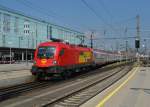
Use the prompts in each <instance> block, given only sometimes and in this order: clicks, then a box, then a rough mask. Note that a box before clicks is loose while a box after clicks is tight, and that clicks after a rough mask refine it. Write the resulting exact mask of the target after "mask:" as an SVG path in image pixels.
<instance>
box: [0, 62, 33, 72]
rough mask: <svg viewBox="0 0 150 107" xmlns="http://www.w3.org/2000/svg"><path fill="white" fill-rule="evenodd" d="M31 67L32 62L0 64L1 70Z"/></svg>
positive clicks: (27, 68)
mask: <svg viewBox="0 0 150 107" xmlns="http://www.w3.org/2000/svg"><path fill="white" fill-rule="evenodd" d="M31 67H32V63H19V64H0V72H1V71H3V72H4V71H16V70H29V69H31Z"/></svg>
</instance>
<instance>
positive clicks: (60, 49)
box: [31, 42, 94, 79]
mask: <svg viewBox="0 0 150 107" xmlns="http://www.w3.org/2000/svg"><path fill="white" fill-rule="evenodd" d="M93 63H94V60H93V52H92V49H91V48H87V47H81V46H77V45H71V44H68V43H63V42H44V43H41V44H40V45H39V46H38V48H37V49H36V51H35V57H34V65H33V66H32V69H31V72H32V74H33V75H35V76H36V77H37V78H41V79H43V78H44V79H50V78H51V77H56V76H61V77H67V76H69V75H70V74H71V73H72V72H76V71H78V70H80V69H82V68H86V67H90V66H92V65H93Z"/></svg>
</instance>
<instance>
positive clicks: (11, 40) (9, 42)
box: [0, 6, 83, 61]
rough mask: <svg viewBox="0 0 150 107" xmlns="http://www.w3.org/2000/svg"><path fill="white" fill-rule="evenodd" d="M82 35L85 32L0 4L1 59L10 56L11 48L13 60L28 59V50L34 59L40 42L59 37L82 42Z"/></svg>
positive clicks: (29, 58) (75, 42)
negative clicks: (34, 53) (36, 17)
mask: <svg viewBox="0 0 150 107" xmlns="http://www.w3.org/2000/svg"><path fill="white" fill-rule="evenodd" d="M80 35H81V36H83V33H81V32H78V31H75V30H72V29H69V28H66V27H62V26H59V25H55V24H52V23H49V22H46V21H43V20H40V19H35V18H33V17H30V16H26V15H24V14H22V13H20V12H16V11H14V10H11V9H8V8H6V7H3V6H0V60H5V59H6V58H5V56H9V54H10V48H11V51H12V54H11V55H12V59H13V60H22V61H23V60H26V52H27V53H28V54H27V56H28V60H32V59H33V52H34V49H35V48H36V46H37V45H38V44H39V43H40V42H44V41H48V40H50V39H51V38H57V39H63V40H68V41H69V42H70V43H72V44H80V42H81V41H80V39H79V36H80Z"/></svg>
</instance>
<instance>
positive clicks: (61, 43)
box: [39, 41, 91, 50]
mask: <svg viewBox="0 0 150 107" xmlns="http://www.w3.org/2000/svg"><path fill="white" fill-rule="evenodd" d="M50 45H53V46H58V45H59V46H60V45H62V46H69V47H75V48H79V49H81V50H82V49H91V48H89V47H83V46H80V45H74V44H67V43H64V42H53V41H48V42H43V43H41V44H40V45H39V46H50Z"/></svg>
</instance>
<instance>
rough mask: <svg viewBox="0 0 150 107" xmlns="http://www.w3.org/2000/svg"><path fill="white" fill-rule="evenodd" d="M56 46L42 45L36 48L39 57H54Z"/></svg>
mask: <svg viewBox="0 0 150 107" xmlns="http://www.w3.org/2000/svg"><path fill="white" fill-rule="evenodd" d="M55 50H56V48H55V47H53V46H43V47H39V49H38V57H39V58H54V54H55Z"/></svg>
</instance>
